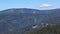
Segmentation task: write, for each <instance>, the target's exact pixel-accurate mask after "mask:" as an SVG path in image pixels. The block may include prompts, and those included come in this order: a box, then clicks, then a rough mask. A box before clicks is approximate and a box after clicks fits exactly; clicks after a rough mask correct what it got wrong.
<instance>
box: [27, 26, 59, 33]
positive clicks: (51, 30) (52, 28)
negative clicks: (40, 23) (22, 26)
mask: <svg viewBox="0 0 60 34" xmlns="http://www.w3.org/2000/svg"><path fill="white" fill-rule="evenodd" d="M26 34H60V25H53V26H47V27H44V28H42V29H39V28H38V29H35V30H32V31H30V32H26Z"/></svg>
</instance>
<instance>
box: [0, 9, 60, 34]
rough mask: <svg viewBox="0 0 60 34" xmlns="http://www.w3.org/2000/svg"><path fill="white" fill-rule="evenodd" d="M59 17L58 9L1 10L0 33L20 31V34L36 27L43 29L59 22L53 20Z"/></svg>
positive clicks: (59, 11) (59, 10)
mask: <svg viewBox="0 0 60 34" xmlns="http://www.w3.org/2000/svg"><path fill="white" fill-rule="evenodd" d="M59 16H60V9H53V10H37V9H28V8H19V9H16V8H14V9H7V10H3V11H0V32H10V31H11V32H12V31H15V30H16V31H18V30H19V29H20V30H21V32H20V33H22V32H25V31H30V30H31V29H32V27H34V26H36V25H37V26H39V27H43V26H46V25H51V24H57V22H60V21H59V20H60V19H58V20H57V19H55V18H58V17H59ZM59 18H60V17H59ZM52 19H53V20H52ZM56 20H57V21H56ZM53 21H54V22H53ZM20 30H19V31H20Z"/></svg>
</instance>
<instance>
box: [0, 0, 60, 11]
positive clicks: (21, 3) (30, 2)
mask: <svg viewBox="0 0 60 34" xmlns="http://www.w3.org/2000/svg"><path fill="white" fill-rule="evenodd" d="M9 8H33V9H52V8H54V9H55V8H60V0H0V10H4V9H9Z"/></svg>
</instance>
